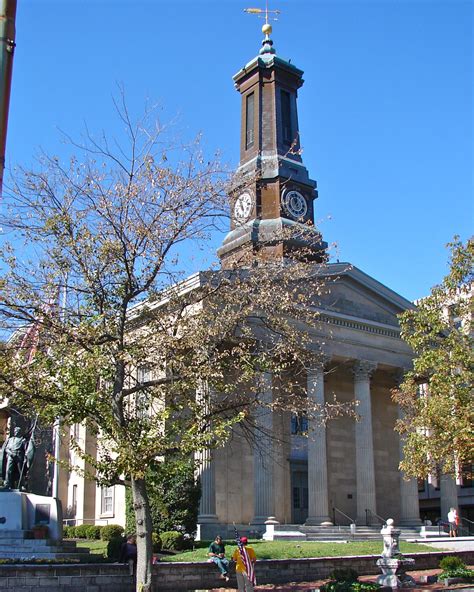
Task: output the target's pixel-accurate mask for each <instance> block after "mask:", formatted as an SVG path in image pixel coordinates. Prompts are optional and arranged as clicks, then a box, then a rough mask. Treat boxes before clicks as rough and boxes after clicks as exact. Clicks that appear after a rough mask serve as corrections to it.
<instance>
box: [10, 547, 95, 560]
mask: <svg viewBox="0 0 474 592" xmlns="http://www.w3.org/2000/svg"><path fill="white" fill-rule="evenodd" d="M0 558H1V559H22V560H27V559H75V560H77V561H80V560H81V559H82V560H87V559H88V558H89V554H88V553H58V552H57V551H52V552H46V551H38V552H37V551H34V552H33V551H22V550H21V549H18V550H15V551H11V550H10V551H1V552H0Z"/></svg>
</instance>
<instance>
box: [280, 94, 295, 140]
mask: <svg viewBox="0 0 474 592" xmlns="http://www.w3.org/2000/svg"><path fill="white" fill-rule="evenodd" d="M281 123H282V129H283V142H284V143H285V144H289V145H291V143H292V142H293V140H294V138H293V130H292V128H291V97H290V93H289V92H288V91H286V90H282V91H281Z"/></svg>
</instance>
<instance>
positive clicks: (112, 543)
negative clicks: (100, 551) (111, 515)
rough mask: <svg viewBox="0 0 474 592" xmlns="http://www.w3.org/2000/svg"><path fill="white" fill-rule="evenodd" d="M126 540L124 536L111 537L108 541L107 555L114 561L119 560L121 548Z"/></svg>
mask: <svg viewBox="0 0 474 592" xmlns="http://www.w3.org/2000/svg"><path fill="white" fill-rule="evenodd" d="M125 541H126V539H125V538H124V537H123V536H116V537H115V538H112V539H110V540H109V542H108V543H107V557H108V558H109V559H113V560H114V561H118V558H119V557H120V549H121V548H122V545H123V544H124V543H125Z"/></svg>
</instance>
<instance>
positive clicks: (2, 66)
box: [0, 0, 17, 196]
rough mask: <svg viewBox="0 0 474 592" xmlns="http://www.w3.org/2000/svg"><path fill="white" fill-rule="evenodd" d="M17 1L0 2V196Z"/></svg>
mask: <svg viewBox="0 0 474 592" xmlns="http://www.w3.org/2000/svg"><path fill="white" fill-rule="evenodd" d="M16 3H17V0H0V43H1V45H0V196H1V195H2V189H3V171H4V169H5V149H6V143H7V127H8V108H9V106H10V90H11V83H12V70H13V53H14V51H15V17H16Z"/></svg>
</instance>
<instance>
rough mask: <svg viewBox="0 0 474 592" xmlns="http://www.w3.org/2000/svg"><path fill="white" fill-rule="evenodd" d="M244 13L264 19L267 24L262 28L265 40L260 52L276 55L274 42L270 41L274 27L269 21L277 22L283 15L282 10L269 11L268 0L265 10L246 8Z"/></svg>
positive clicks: (261, 53)
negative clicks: (280, 15) (279, 16)
mask: <svg viewBox="0 0 474 592" xmlns="http://www.w3.org/2000/svg"><path fill="white" fill-rule="evenodd" d="M244 12H246V13H247V14H255V15H256V16H257V17H258V18H264V19H265V24H264V25H263V26H262V33H263V34H264V35H265V38H264V39H263V41H262V48H261V49H260V51H259V54H260V55H265V54H275V53H276V51H275V48H274V47H273V41H272V40H271V39H270V35H271V33H272V26H271V24H270V23H269V21H277V20H278V15H279V14H280V13H281V11H280V10H277V9H275V10H269V8H268V0H266V2H265V8H264V9H263V8H244Z"/></svg>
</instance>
